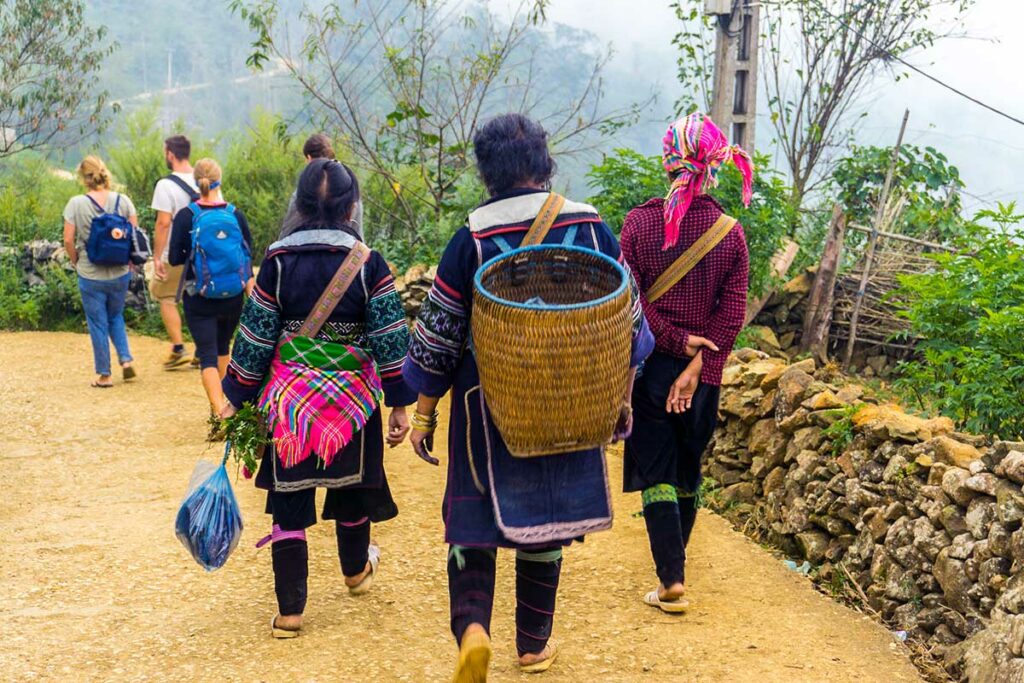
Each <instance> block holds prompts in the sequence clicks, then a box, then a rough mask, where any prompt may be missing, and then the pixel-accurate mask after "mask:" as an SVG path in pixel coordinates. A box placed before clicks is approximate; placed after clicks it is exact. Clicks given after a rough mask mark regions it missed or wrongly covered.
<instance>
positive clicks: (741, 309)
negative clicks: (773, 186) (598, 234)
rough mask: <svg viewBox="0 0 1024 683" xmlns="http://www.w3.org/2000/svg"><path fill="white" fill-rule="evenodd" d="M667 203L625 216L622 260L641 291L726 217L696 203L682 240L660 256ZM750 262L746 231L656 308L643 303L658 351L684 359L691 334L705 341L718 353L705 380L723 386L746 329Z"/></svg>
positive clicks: (709, 204) (707, 362)
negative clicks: (728, 364)
mask: <svg viewBox="0 0 1024 683" xmlns="http://www.w3.org/2000/svg"><path fill="white" fill-rule="evenodd" d="M664 203H665V200H664V199H661V198H655V199H651V200H650V201H648V202H647V203H645V204H642V205H640V206H638V207H636V208H635V209H633V210H632V211H630V212H629V214H628V215H627V216H626V220H625V221H624V222H623V225H622V236H621V238H620V241H621V244H622V255H623V257H624V258H625V259H626V263H628V264H629V267H630V268H631V269H632V271H633V275H634V276H635V277H636V281H637V284H638V285H639V286H640V289H641V290H643V291H647V290H648V289H650V287H651V285H653V284H654V281H655V280H657V279H658V276H659V275H661V274H662V272H664V271H665V269H666V268H668V267H669V265H671V264H672V262H673V261H675V260H676V259H677V258H679V256H680V255H681V254H682V253H683V252H684V251H686V249H688V248H689V246H690V245H691V244H693V243H694V241H696V240H697V238H698V237H700V236H701V235H702V234H704V232H705V231H706V230H708V229H709V228H710V227H711V226H712V225H714V223H715V221H716V220H718V217H719V216H720V215H721V214H722V213H723V211H722V207H721V206H719V204H718V202H716V201H715V200H714V199H712V198H711V197H709V196H707V195H703V196H700V197H698V198H697V199H695V200H694V202H693V205H692V206H691V207H690V209H689V211H687V212H686V215H685V216H684V217H683V221H682V223H681V224H680V226H679V241H678V242H677V243H676V245H675V246H673V247H671V248H669V249H667V250H665V251H662V250H661V245H662V243H663V242H664ZM748 271H749V261H748V255H747V242H746V238H745V237H744V235H743V227H742V226H741V225H740V224H739V223H737V224H736V227H734V228H733V229H732V231H731V232H730V233H729V234H728V235H726V237H725V239H724V240H722V241H721V242H720V243H719V244H718V245H717V246H716V247H715V248H714V249H712V250H711V252H710V253H708V255H707V256H705V257H704V259H703V260H702V261H701V262H700V263H698V264H697V265H696V266H695V267H694V268H693V270H691V271H690V272H689V273H688V274H687V275H686V277H684V278H683V279H682V280H680V281H679V282H677V283H676V284H675V285H674V286H673V287H672V288H671V289H670V290H668V292H666V293H665V294H664V295H663V296H662V297H661V298H660V299H658V300H657V301H656V302H654V303H653V304H651V303H648V302H647V300H646V298H645V299H643V300H642V303H643V307H644V314H645V315H646V316H647V323H648V325H650V328H651V332H653V333H654V338H655V341H656V348H657V350H659V351H662V352H664V353H668V354H671V355H673V356H677V357H685V356H686V341H687V339H688V338H689V336H690V335H691V334H696V335H699V336H702V337H706V338H708V339H710V340H711V341H713V342H714V343H715V345H717V346H718V348H719V349H720V350H719V351H718V352H714V351H711V350H710V349H704V369H703V370H702V372H701V381H702V382H703V383H705V384H714V385H718V384H721V383H722V368H723V367H724V366H725V359H726V357H727V356H728V355H729V352H730V351H731V350H732V345H733V343H734V342H735V341H736V335H737V334H739V332H740V329H742V327H743V319H744V316H745V315H746V310H747V278H748Z"/></svg>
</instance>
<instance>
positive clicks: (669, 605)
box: [644, 590, 690, 614]
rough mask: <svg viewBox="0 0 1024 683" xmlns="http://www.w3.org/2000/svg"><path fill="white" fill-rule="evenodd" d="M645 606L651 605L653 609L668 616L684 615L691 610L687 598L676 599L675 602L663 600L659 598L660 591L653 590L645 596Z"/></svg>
mask: <svg viewBox="0 0 1024 683" xmlns="http://www.w3.org/2000/svg"><path fill="white" fill-rule="evenodd" d="M644 604H645V605H650V606H651V607H657V608H658V609H660V610H661V611H662V612H665V613H667V614H682V613H683V612H685V611H686V610H688V609H689V608H690V601H689V600H687V599H686V598H676V599H675V600H662V599H661V598H659V597H658V591H657V590H653V591H651V592H650V593H648V594H647V595H645V596H644Z"/></svg>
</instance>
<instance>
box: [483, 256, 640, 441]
mask: <svg viewBox="0 0 1024 683" xmlns="http://www.w3.org/2000/svg"><path fill="white" fill-rule="evenodd" d="M472 325H473V329H472V334H473V349H474V353H475V354H476V362H477V366H478V367H479V371H480V385H481V389H482V390H483V393H484V397H485V398H486V400H487V406H488V408H489V409H490V412H491V415H492V416H493V418H494V422H495V425H496V426H497V428H498V431H499V432H500V433H501V436H502V438H503V439H504V440H505V443H506V445H507V446H508V449H509V451H510V452H511V453H512V455H515V456H518V457H524V458H525V457H534V456H541V455H552V454H556V453H569V452H573V451H581V450H585V449H590V448H596V447H598V446H603V445H604V444H607V443H608V442H609V441H610V440H611V437H612V433H613V431H614V428H615V422H616V420H617V419H618V417H619V411H620V408H621V406H622V398H623V395H624V393H625V390H626V382H627V379H628V375H629V355H630V342H631V339H632V329H633V320H632V311H631V307H630V291H629V287H628V283H627V277H626V272H625V270H624V269H623V268H622V266H620V265H619V264H618V263H616V262H615V260H614V259H612V258H609V257H608V256H605V255H604V254H601V253H599V252H596V251H592V250H590V249H583V248H580V247H572V246H558V245H543V244H542V245H537V246H530V247H522V248H520V249H516V250H513V251H510V252H508V253H505V254H502V255H500V256H497V257H495V258H493V259H491V260H490V261H488V262H487V263H485V264H484V265H483V266H482V267H481V268H480V269H479V270H478V271H477V275H476V278H475V287H474V293H473V315H472Z"/></svg>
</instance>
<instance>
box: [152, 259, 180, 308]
mask: <svg viewBox="0 0 1024 683" xmlns="http://www.w3.org/2000/svg"><path fill="white" fill-rule="evenodd" d="M145 270H146V279H147V280H149V295H150V296H152V297H153V298H154V299H156V300H157V301H164V300H166V299H170V300H172V301H173V300H174V298H175V297H177V296H178V283H179V282H180V281H181V276H182V274H183V273H184V272H185V266H183V265H182V266H167V279H166V280H161V279H159V278H158V277H157V276H156V273H155V272H154V270H153V262H152V261H150V262H148V263H147V264H146V269H145Z"/></svg>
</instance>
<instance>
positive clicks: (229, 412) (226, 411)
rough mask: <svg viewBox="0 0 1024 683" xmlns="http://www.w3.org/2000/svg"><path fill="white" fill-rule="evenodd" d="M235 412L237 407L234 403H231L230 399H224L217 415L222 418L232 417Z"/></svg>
mask: <svg viewBox="0 0 1024 683" xmlns="http://www.w3.org/2000/svg"><path fill="white" fill-rule="evenodd" d="M237 412H238V408H236V407H235V406H234V404H232V403H231V401H224V407H223V408H221V409H220V412H219V413H218V414H217V417H219V418H220V419H222V420H227V419H229V418H232V417H234V416H235V413H237Z"/></svg>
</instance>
